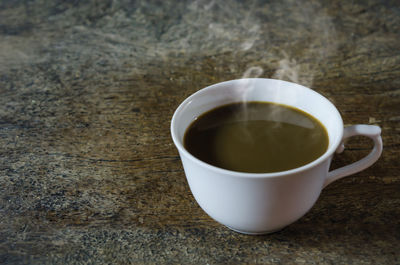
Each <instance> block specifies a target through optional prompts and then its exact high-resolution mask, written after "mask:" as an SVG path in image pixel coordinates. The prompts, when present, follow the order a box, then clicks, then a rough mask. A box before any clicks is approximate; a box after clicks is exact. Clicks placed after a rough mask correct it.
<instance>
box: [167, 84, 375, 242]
mask: <svg viewBox="0 0 400 265" xmlns="http://www.w3.org/2000/svg"><path fill="white" fill-rule="evenodd" d="M240 101H266V102H275V103H280V104H285V105H289V106H294V107H296V108H298V109H300V110H303V111H305V112H307V113H309V114H311V115H312V116H314V117H315V118H317V119H318V120H319V121H320V122H321V123H322V124H323V125H324V126H325V128H326V129H327V132H328V136H329V146H328V149H327V151H326V152H325V153H324V154H323V155H322V156H320V157H319V158H318V159H316V160H314V161H312V162H311V163H309V164H306V165H304V166H302V167H299V168H295V169H291V170H287V171H282V172H276V173H243V172H235V171H230V170H226V169H222V168H218V167H215V166H212V165H210V164H207V163H205V162H203V161H201V160H199V159H197V158H196V157H194V156H193V155H191V154H190V153H189V152H188V151H187V150H186V149H185V148H184V146H183V137H184V134H185V131H186V129H187V128H188V126H189V125H190V124H191V123H192V122H193V121H194V120H195V119H196V118H197V117H198V116H199V115H201V114H202V113H204V112H206V111H208V110H211V109H213V108H215V107H218V106H221V105H225V104H228V103H233V102H240ZM380 133H381V129H380V128H379V127H378V126H373V125H353V126H350V127H346V128H344V129H343V121H342V118H341V116H340V114H339V112H338V110H337V109H336V108H335V106H334V105H333V104H332V103H331V102H330V101H329V100H328V99H326V98H325V97H323V96H322V95H320V94H318V93H317V92H315V91H313V90H311V89H309V88H307V87H304V86H301V85H298V84H294V83H290V82H286V81H281V80H274V79H262V78H250V79H238V80H232V81H227V82H222V83H218V84H215V85H212V86H209V87H206V88H204V89H201V90H199V91H198V92H196V93H194V94H193V95H191V96H190V97H188V98H187V99H186V100H184V101H183V102H182V104H181V105H180V106H179V107H178V108H177V110H176V111H175V113H174V115H173V117H172V121H171V135H172V139H173V141H174V143H175V145H176V147H177V149H178V151H179V155H180V157H181V160H182V164H183V168H184V171H185V174H186V178H187V181H188V183H189V186H190V189H191V191H192V193H193V196H194V197H195V199H196V201H197V202H198V204H199V205H200V207H201V208H202V209H203V210H204V211H205V212H206V213H207V214H208V215H209V216H211V217H212V218H213V219H215V220H216V221H218V222H219V223H221V224H223V225H225V226H227V227H229V228H230V229H232V230H235V231H237V232H240V233H245V234H265V233H270V232H273V231H276V230H279V229H281V228H283V227H285V226H287V225H289V224H291V223H293V222H295V221H296V220H298V219H299V218H300V217H302V216H303V215H304V214H305V213H306V212H307V211H308V210H310V208H311V207H312V206H313V205H314V203H315V202H316V200H317V199H318V197H319V195H320V193H321V191H322V189H323V188H324V187H326V186H327V185H328V184H330V183H331V182H333V181H335V180H337V179H340V178H342V177H345V176H348V175H350V174H354V173H357V172H359V171H361V170H363V169H365V168H367V167H369V166H371V165H372V164H373V163H374V162H375V161H376V160H377V159H378V158H379V156H380V155H381V153H382V138H381V136H380ZM355 135H363V136H367V137H369V138H371V139H372V140H373V141H374V147H373V150H372V151H371V152H370V154H369V155H367V156H366V157H364V158H362V159H361V160H359V161H357V162H354V163H352V164H350V165H347V166H344V167H342V168H339V169H335V170H333V171H329V166H330V163H331V160H332V157H333V155H334V153H335V151H336V152H337V153H340V152H342V151H343V149H344V145H343V141H344V140H345V139H346V138H348V137H351V136H355Z"/></svg>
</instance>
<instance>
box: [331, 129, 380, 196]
mask: <svg viewBox="0 0 400 265" xmlns="http://www.w3.org/2000/svg"><path fill="white" fill-rule="evenodd" d="M356 135H361V136H366V137H368V138H371V139H372V140H373V141H374V148H373V149H372V151H371V152H370V153H369V154H368V155H367V156H366V157H364V158H362V159H361V160H358V161H357V162H354V163H352V164H350V165H347V166H344V167H341V168H338V169H335V170H332V171H330V172H329V173H328V176H327V178H326V180H325V183H324V188H325V187H326V186H328V185H329V184H331V183H332V182H334V181H335V180H338V179H341V178H343V177H346V176H348V175H351V174H355V173H357V172H360V171H362V170H364V169H366V168H367V167H369V166H371V165H372V164H373V163H375V162H376V160H378V158H379V157H380V156H381V154H382V147H383V145H382V138H381V128H380V127H379V126H375V125H363V124H358V125H353V126H349V127H346V128H344V132H343V139H342V143H341V144H340V145H339V147H338V149H337V150H336V153H341V152H343V150H344V141H345V140H346V139H347V138H349V137H352V136H356Z"/></svg>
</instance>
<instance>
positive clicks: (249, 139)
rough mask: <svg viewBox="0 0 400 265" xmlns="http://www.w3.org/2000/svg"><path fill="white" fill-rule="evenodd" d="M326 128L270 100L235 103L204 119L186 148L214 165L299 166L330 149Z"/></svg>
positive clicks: (256, 169) (260, 169)
mask: <svg viewBox="0 0 400 265" xmlns="http://www.w3.org/2000/svg"><path fill="white" fill-rule="evenodd" d="M328 143H329V140H328V134H327V131H326V129H325V127H324V126H323V125H322V124H321V123H320V122H319V121H318V120H317V119H316V118H314V117H312V116H311V115H309V114H307V113H305V112H303V111H301V110H299V109H296V108H294V107H290V106H286V105H280V104H275V103H269V102H257V101H252V102H246V103H232V104H228V105H224V106H220V107H217V108H215V109H212V110H210V111H208V112H206V113H204V114H202V115H201V116H199V117H198V118H197V119H196V120H195V121H194V122H192V124H191V125H190V126H189V127H188V129H187V130H186V133H185V136H184V146H185V148H186V150H188V151H189V152H190V153H191V154H192V155H194V156H195V157H197V158H198V159H200V160H202V161H204V162H206V163H209V164H211V165H214V166H217V167H220V168H224V169H229V170H234V171H239V172H250V173H271V172H278V171H285V170H289V169H293V168H297V167H300V166H303V165H305V164H308V163H310V162H312V161H313V160H315V159H317V158H318V157H320V156H321V155H322V154H323V153H324V152H325V151H326V150H327V148H328Z"/></svg>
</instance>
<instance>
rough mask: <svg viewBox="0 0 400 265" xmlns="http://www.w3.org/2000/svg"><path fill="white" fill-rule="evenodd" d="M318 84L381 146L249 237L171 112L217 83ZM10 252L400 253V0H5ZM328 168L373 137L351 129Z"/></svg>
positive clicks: (61, 260) (0, 258)
mask: <svg viewBox="0 0 400 265" xmlns="http://www.w3.org/2000/svg"><path fill="white" fill-rule="evenodd" d="M243 76H260V77H274V78H279V79H285V80H290V81H294V82H298V83H301V84H304V85H307V86H310V87H312V88H313V89H315V90H316V91H318V92H320V93H321V94H323V95H325V96H326V97H328V98H329V99H330V100H332V101H333V102H334V103H335V104H336V106H337V107H338V109H339V110H340V111H341V113H342V115H343V119H344V121H345V123H346V124H357V123H364V124H378V125H379V126H381V128H382V129H383V132H382V135H383V142H384V152H383V155H382V157H381V158H380V160H379V161H378V162H377V163H376V164H375V165H374V166H372V167H371V168H369V169H367V170H365V171H363V172H361V173H358V174H355V175H353V176H350V177H348V178H345V179H342V180H339V181H337V182H335V183H333V184H331V185H330V186H328V187H327V188H326V189H325V190H324V191H323V192H322V194H321V196H320V198H319V200H318V202H317V203H316V205H315V206H314V207H313V208H312V209H311V211H310V212H309V213H307V214H306V215H305V216H304V217H303V218H301V219H300V220H299V221H297V222H296V223H294V224H292V225H290V226H288V227H287V228H285V229H283V230H282V231H279V232H276V233H274V234H270V235H265V236H246V235H241V234H238V233H236V232H233V231H230V230H228V229H227V228H225V227H223V226H221V225H219V224H218V223H216V222H215V221H213V220H212V219H210V218H209V217H208V216H207V215H206V214H205V213H204V212H203V211H202V210H201V209H200V207H199V206H198V205H197V204H196V202H195V201H194V199H193V197H192V195H191V193H190V190H189V187H188V185H187V182H186V179H185V176H184V172H183V169H182V166H181V162H180V159H179V156H178V152H177V150H176V149H175V147H174V146H173V144H172V141H171V137H170V133H169V124H170V118H171V116H172V114H173V111H174V110H175V108H176V107H177V106H178V105H179V103H180V102H181V101H182V100H184V99H185V98H186V97H187V96H188V95H190V94H192V93H193V92H195V91H197V90H198V89H200V88H202V87H205V86H207V85H210V84H213V83H216V82H219V81H223V80H230V79H236V78H240V77H243ZM0 146H1V148H0V154H1V155H0V263H1V264H128V263H136V264H142V263H154V264H163V263H168V264H174V263H183V264H235V263H249V264H253V263H269V264H296V263H297V264H400V247H399V246H400V165H399V164H400V163H399V155H400V151H399V146H400V3H399V1H397V0H396V1H378V0H370V1H327V0H324V1H317V0H315V1H300V2H299V1H295V0H284V1H270V2H269V3H265V2H264V1H233V0H228V1H224V2H222V1H217V0H197V1H190V2H188V1H174V2H173V1H143V2H139V1H130V0H122V1H114V0H113V1H111V0H105V1H95V0H91V1H75V0H71V1H60V0H56V1H50V0H48V1H45V0H37V1H14V0H2V1H1V2H0ZM347 147H348V148H347V150H346V151H345V152H344V153H343V154H340V155H337V156H336V157H335V160H334V162H333V165H332V167H333V168H335V167H339V166H342V165H345V164H348V163H349V162H351V161H355V160H356V159H359V158H361V157H362V156H364V155H365V154H367V153H368V151H369V150H370V148H371V143H370V142H369V141H368V140H366V139H364V138H353V139H352V140H351V141H350V142H349V143H348V145H347Z"/></svg>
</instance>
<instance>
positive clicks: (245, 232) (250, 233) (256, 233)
mask: <svg viewBox="0 0 400 265" xmlns="http://www.w3.org/2000/svg"><path fill="white" fill-rule="evenodd" d="M226 227H227V228H229V229H231V230H233V231H235V232H238V233H240V234H245V235H250V236H256V235H267V234H272V233H275V232H278V231H280V230H282V229H283V228H284V227H280V228H278V229H273V230H269V231H262V232H248V231H242V230H237V229H235V228H232V227H229V226H226Z"/></svg>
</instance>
